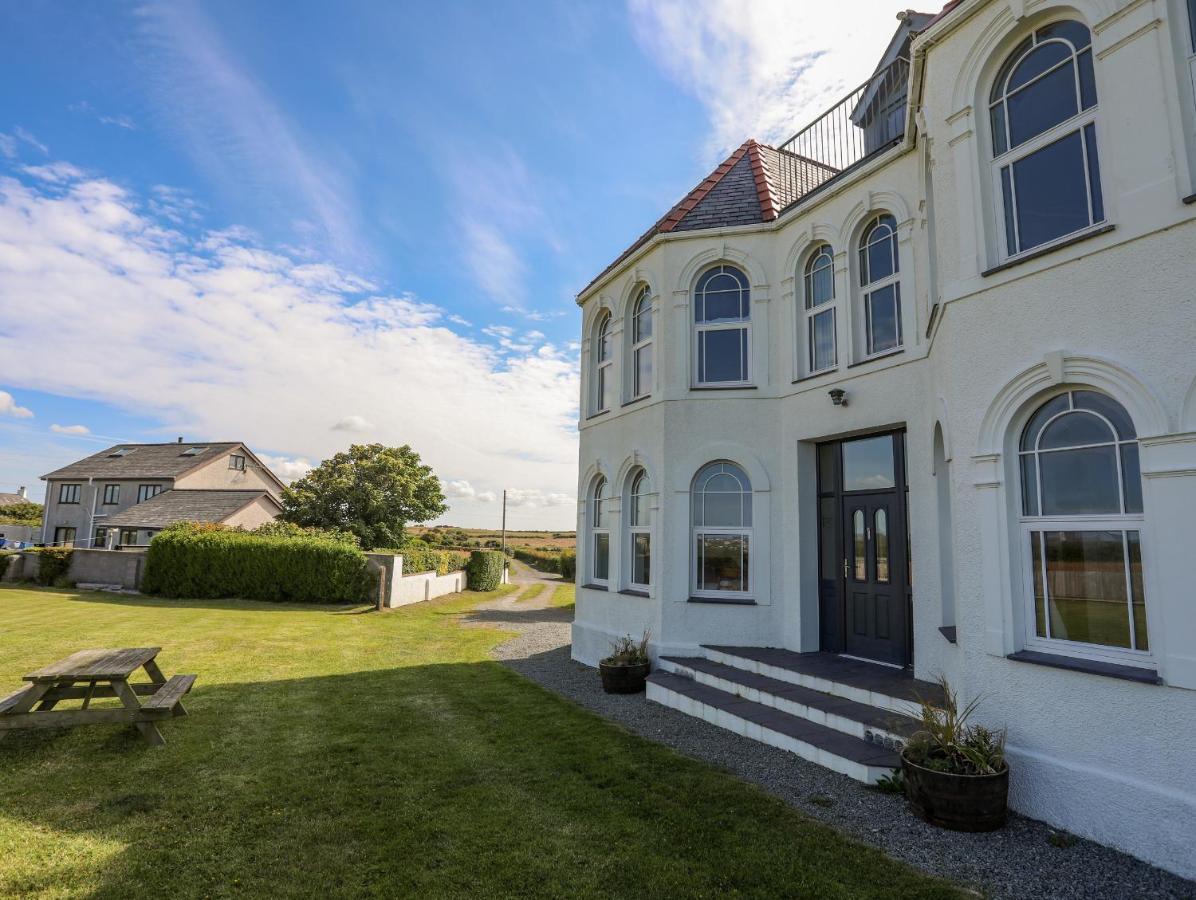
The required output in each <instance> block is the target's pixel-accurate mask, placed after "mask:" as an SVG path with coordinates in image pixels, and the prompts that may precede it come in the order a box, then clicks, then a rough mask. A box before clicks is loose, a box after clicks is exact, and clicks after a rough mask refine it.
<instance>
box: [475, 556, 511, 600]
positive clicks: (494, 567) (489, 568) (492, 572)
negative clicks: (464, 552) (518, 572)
mask: <svg viewBox="0 0 1196 900" xmlns="http://www.w3.org/2000/svg"><path fill="white" fill-rule="evenodd" d="M506 567H507V557H506V556H505V555H504V554H503V553H502V552H501V551H499V550H474V551H473V553H471V554H470V555H469V565H467V566H466V567H465V575H466V579H467V583H468V584H469V589H470V590H471V591H492V590H494V589H495V588H497V587H498V586H499V585H500V584H502V573H503V571H504V570H505V569H506Z"/></svg>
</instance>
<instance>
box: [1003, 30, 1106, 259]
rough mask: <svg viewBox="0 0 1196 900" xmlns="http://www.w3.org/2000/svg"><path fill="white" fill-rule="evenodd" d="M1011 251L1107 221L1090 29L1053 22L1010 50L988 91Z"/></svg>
mask: <svg viewBox="0 0 1196 900" xmlns="http://www.w3.org/2000/svg"><path fill="white" fill-rule="evenodd" d="M989 119H990V122H991V126H992V144H993V179H994V189H995V191H996V195H997V196H998V197H1000V208H1001V210H1002V215H1003V224H1004V232H1005V248H1006V252H1007V254H1008V255H1009V256H1013V255H1015V254H1018V253H1022V252H1024V251H1026V250H1030V249H1033V248H1034V247H1039V246H1041V245H1043V244H1047V243H1050V242H1051V241H1054V240H1057V239H1059V238H1062V237H1065V236H1067V235H1069V234H1073V233H1075V232H1077V231H1081V230H1083V229H1085V228H1088V227H1089V226H1091V225H1095V224H1096V223H1098V222H1103V221H1104V218H1105V209H1104V201H1103V198H1102V194H1101V186H1100V165H1099V162H1098V159H1097V152H1096V78H1095V76H1094V73H1093V68H1092V37H1091V35H1090V34H1089V32H1088V29H1087V27H1085V26H1084V25H1081V24H1080V23H1079V22H1067V21H1065V22H1052V23H1051V24H1050V25H1045V26H1043V27H1042V28H1039V29H1038V30H1037V31H1035V32H1034V33H1033V34H1032V35H1031V36H1030V37H1028V38H1026V39H1025V40H1024V41H1022V42H1021V44H1019V45H1018V46H1017V48H1016V49H1015V50H1014V51H1013V53H1011V54H1010V56H1009V58H1008V59H1007V60H1006V61H1005V64H1004V65H1003V66H1002V67H1001V70H1000V71H999V72H998V73H997V78H996V81H995V82H994V83H993V87H992V93H991V95H990V97H989Z"/></svg>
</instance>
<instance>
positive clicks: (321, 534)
mask: <svg viewBox="0 0 1196 900" xmlns="http://www.w3.org/2000/svg"><path fill="white" fill-rule="evenodd" d="M249 533H250V534H260V535H262V536H263V537H317V538H325V539H327V540H330V541H332V542H333V543H336V544H347V545H348V546H350V547H359V546H361V542H360V541H359V540H358V538H357V535H355V534H354V533H353V532H351V531H344V530H342V529H339V528H304V527H303V526H302V525H296V524H295V523H294V522H284V521H283V520H282V519H275V520H274V521H273V522H266V523H265V524H263V525H259V526H258V527H257V528H254V529H253V530H252V531H250V532H249Z"/></svg>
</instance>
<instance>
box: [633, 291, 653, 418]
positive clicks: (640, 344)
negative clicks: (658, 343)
mask: <svg viewBox="0 0 1196 900" xmlns="http://www.w3.org/2000/svg"><path fill="white" fill-rule="evenodd" d="M650 393H652V295H651V292H650V291H649V290H648V286H647V285H644V286H643V287H642V288H640V291H639V293H638V294H637V295H636V298H635V303H634V304H633V305H632V307H631V396H632V399H635V398H637V397H646V396H647V395H648V394H650Z"/></svg>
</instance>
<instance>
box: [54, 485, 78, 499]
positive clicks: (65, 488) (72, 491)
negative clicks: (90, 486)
mask: <svg viewBox="0 0 1196 900" xmlns="http://www.w3.org/2000/svg"><path fill="white" fill-rule="evenodd" d="M79 488H80V486H79V485H77V484H62V485H59V486H58V502H59V503H78V502H79Z"/></svg>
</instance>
